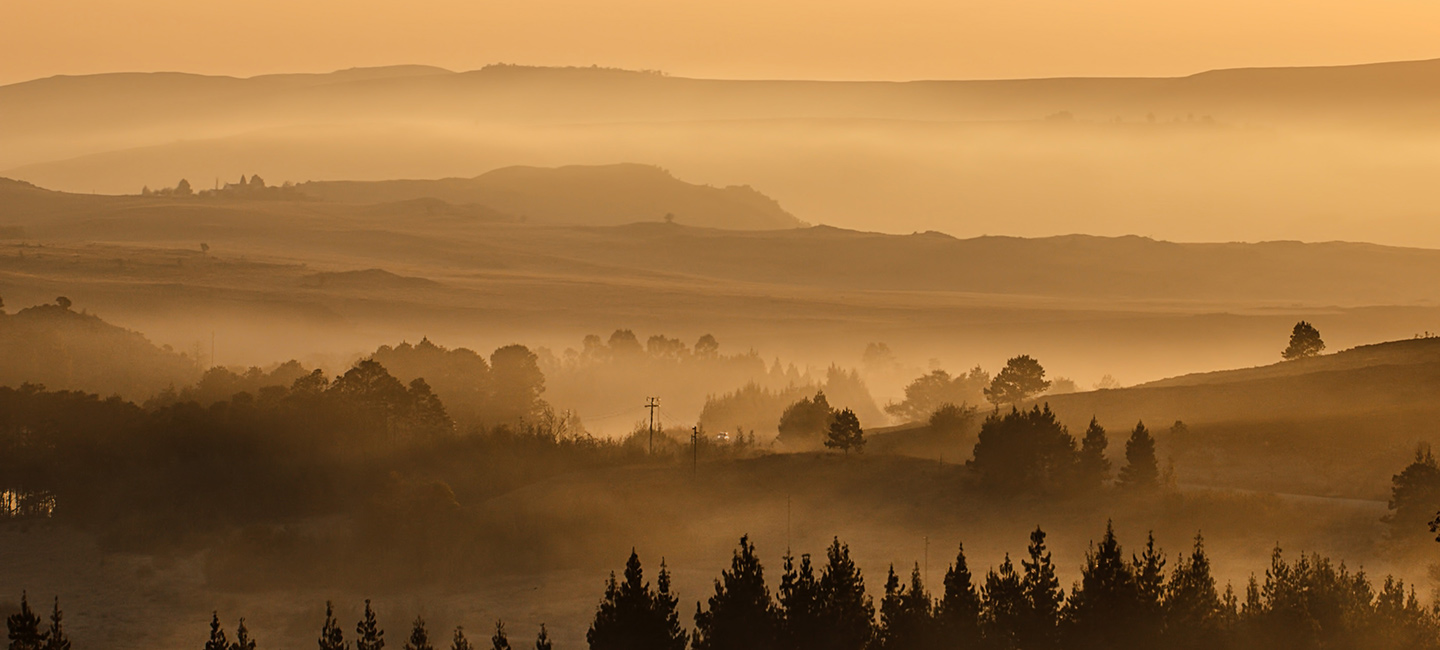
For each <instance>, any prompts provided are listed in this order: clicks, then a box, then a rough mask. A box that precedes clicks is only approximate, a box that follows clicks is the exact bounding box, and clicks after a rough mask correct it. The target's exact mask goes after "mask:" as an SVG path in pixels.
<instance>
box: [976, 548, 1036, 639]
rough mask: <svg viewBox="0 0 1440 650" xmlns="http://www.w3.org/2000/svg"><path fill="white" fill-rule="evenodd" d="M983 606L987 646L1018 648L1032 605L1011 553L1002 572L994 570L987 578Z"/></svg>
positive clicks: (981, 619)
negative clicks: (1026, 596) (1016, 571)
mask: <svg viewBox="0 0 1440 650" xmlns="http://www.w3.org/2000/svg"><path fill="white" fill-rule="evenodd" d="M980 603H981V610H980V630H981V632H982V634H983V635H984V638H985V641H986V644H987V645H990V646H992V647H997V648H1018V647H1019V644H1020V640H1021V634H1022V630H1024V628H1025V626H1026V625H1027V624H1029V623H1030V618H1031V617H1030V615H1029V612H1030V605H1029V603H1028V601H1027V600H1026V599H1025V588H1024V586H1023V585H1021V583H1020V574H1018V573H1015V564H1014V563H1012V562H1011V561H1010V554H1009V553H1006V554H1005V561H1004V562H1001V563H1000V569H999V571H996V570H993V569H992V570H991V571H990V572H989V573H988V574H986V575H985V588H984V590H983V591H982V592H981V600H980Z"/></svg>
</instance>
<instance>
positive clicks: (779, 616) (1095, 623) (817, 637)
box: [9, 525, 1440, 650]
mask: <svg viewBox="0 0 1440 650" xmlns="http://www.w3.org/2000/svg"><path fill="white" fill-rule="evenodd" d="M782 559H783V570H782V573H781V576H780V580H779V584H778V585H777V587H776V588H775V590H774V591H773V592H772V591H771V589H770V586H769V585H768V584H767V581H766V577H765V568H764V566H763V563H762V562H761V560H760V558H759V556H758V555H757V554H756V549H755V546H754V544H753V543H751V542H750V540H749V539H748V538H747V537H742V538H741V539H740V544H739V548H738V549H736V551H735V553H734V554H733V556H732V559H731V564H730V568H729V569H727V570H724V571H722V572H721V574H720V577H719V578H718V579H716V580H715V586H714V592H713V594H711V595H709V596H708V597H707V598H706V599H705V600H704V601H703V602H696V605H695V610H694V614H693V615H692V616H691V617H690V618H691V620H693V622H694V627H693V628H688V627H687V626H686V625H685V624H684V623H683V622H682V620H683V618H684V616H683V612H682V609H681V605H680V603H681V598H680V595H679V594H677V593H676V592H675V591H674V589H673V587H672V584H671V577H670V572H669V569H668V567H666V566H665V564H664V563H663V562H662V563H661V566H660V570H659V572H658V574H657V576H656V580H655V583H654V584H653V586H652V584H651V583H650V582H648V581H646V579H645V573H644V569H643V567H642V565H641V562H640V558H639V556H638V554H636V553H635V552H633V551H632V552H631V554H630V557H629V559H628V560H627V561H626V564H625V568H624V571H623V572H622V574H621V575H619V576H617V575H616V574H614V573H611V575H610V577H609V579H608V580H607V581H606V582H605V587H604V591H603V594H602V596H601V598H600V602H599V605H598V606H597V607H596V609H595V614H594V618H593V619H592V622H591V624H590V627H589V629H588V631H587V633H586V641H587V645H588V647H589V648H590V649H591V650H685V649H686V648H687V647H689V648H693V649H694V650H771V649H773V650H812V649H813V650H940V649H942V648H973V649H976V650H980V649H987V648H988V649H1010V650H1071V649H1075V650H1087V649H1100V648H1127V649H1129V648H1136V649H1150V648H1155V649H1159V648H1168V649H1180V650H1183V649H1188V648H1193V649H1195V650H1218V649H1227V648H1234V649H1237V650H1240V649H1251V648H1254V649H1257V650H1258V649H1261V648H1264V649H1273V648H1293V649H1296V650H1301V649H1305V650H1309V649H1317V650H1318V649H1322V648H1344V649H1356V650H1359V649H1366V650H1369V649H1374V650H1381V649H1387V650H1388V649H1395V650H1401V649H1406V650H1423V649H1425V648H1437V647H1440V609H1437V608H1436V607H1424V606H1422V605H1421V604H1420V602H1419V598H1418V596H1417V594H1416V592H1415V589H1414V588H1413V587H1411V588H1409V589H1408V590H1407V589H1406V586H1405V584H1404V583H1403V582H1402V581H1400V580H1398V579H1395V578H1393V577H1389V576H1387V577H1386V578H1385V579H1384V581H1383V582H1381V583H1379V585H1378V587H1377V585H1376V584H1375V583H1372V582H1371V580H1370V579H1369V577H1368V576H1367V575H1366V574H1365V573H1364V572H1363V571H1359V572H1352V571H1350V570H1349V569H1348V568H1347V567H1346V566H1345V564H1344V563H1343V562H1340V563H1336V562H1334V561H1332V560H1331V559H1330V558H1328V557H1323V556H1321V555H1319V554H1310V555H1303V554H1302V555H1301V556H1300V557H1298V558H1296V559H1294V560H1292V561H1287V560H1286V558H1285V556H1284V554H1283V553H1282V551H1281V549H1280V548H1279V547H1278V546H1277V547H1276V548H1275V549H1274V551H1273V552H1272V555H1271V562H1270V566H1268V567H1266V568H1265V570H1264V574H1263V578H1262V577H1260V576H1257V575H1255V574H1252V575H1251V576H1250V578H1249V579H1248V581H1247V582H1246V584H1245V585H1244V587H1243V593H1240V592H1238V591H1237V590H1236V589H1235V588H1234V586H1233V585H1231V584H1226V585H1225V587H1224V588H1223V589H1221V588H1219V585H1218V582H1217V581H1216V579H1215V577H1214V575H1213V573H1212V571H1211V563H1210V558H1209V556H1208V555H1207V553H1206V550H1205V544H1204V540H1203V538H1202V537H1201V536H1200V535H1198V534H1197V535H1196V536H1195V542H1194V545H1193V547H1192V548H1191V549H1190V550H1189V551H1188V552H1187V553H1184V554H1181V555H1180V556H1179V557H1178V558H1176V560H1175V561H1174V563H1173V564H1171V563H1170V561H1169V560H1168V559H1167V557H1166V554H1165V552H1164V550H1162V549H1160V548H1159V547H1157V546H1156V544H1155V539H1154V536H1153V535H1151V536H1150V537H1148V538H1147V540H1146V542H1145V544H1144V546H1143V548H1142V549H1141V551H1140V553H1139V554H1138V555H1137V554H1133V553H1131V554H1127V553H1126V552H1125V549H1124V548H1123V547H1122V545H1121V544H1120V541H1119V539H1118V538H1117V536H1116V535H1115V531H1114V528H1113V527H1112V526H1110V525H1107V526H1106V529H1105V533H1104V535H1103V536H1102V537H1101V539H1100V541H1099V543H1092V544H1091V546H1090V550H1089V551H1088V552H1087V553H1086V555H1085V562H1084V564H1083V565H1082V566H1081V567H1080V579H1079V580H1078V581H1077V582H1075V583H1074V584H1073V585H1072V586H1071V587H1070V589H1069V590H1068V591H1067V590H1066V589H1065V588H1064V587H1063V585H1062V584H1061V583H1060V579H1059V577H1058V569H1057V567H1056V565H1055V563H1054V562H1053V560H1052V557H1051V553H1050V550H1049V548H1048V545H1047V535H1046V533H1045V532H1044V531H1043V530H1041V529H1040V528H1038V527H1037V528H1036V529H1035V530H1034V531H1033V532H1032V533H1031V534H1030V540H1029V545H1028V547H1027V549H1026V552H1025V555H1024V556H1022V557H1021V558H1020V562H1019V566H1016V563H1015V562H1014V560H1012V558H1011V557H1010V555H1009V554H1008V553H1007V554H1006V555H1005V556H1004V559H1003V560H1002V561H1001V562H1000V564H999V565H998V566H992V568H990V569H989V570H988V571H986V572H985V574H984V575H983V577H979V576H977V575H976V574H974V573H973V572H972V570H971V568H970V563H969V559H968V558H967V557H966V555H965V550H964V547H963V545H962V546H961V547H960V548H959V550H958V552H957V554H956V557H955V560H954V562H953V563H951V564H950V565H949V566H948V568H947V569H946V570H945V574H944V577H943V579H942V582H941V588H940V591H939V592H937V593H932V592H931V591H929V589H928V588H927V586H926V581H925V577H924V576H923V575H922V571H921V568H920V566H919V564H918V563H916V564H915V565H913V567H912V568H911V569H910V571H909V575H908V577H907V576H905V575H904V573H903V572H902V573H897V572H896V570H895V567H894V566H893V565H892V566H890V567H889V570H888V572H887V574H886V577H885V581H884V584H883V588H882V589H883V592H882V594H883V595H881V597H880V599H879V603H878V606H877V603H876V602H875V600H874V599H873V598H872V596H871V595H870V593H869V590H868V589H867V587H866V584H865V577H864V575H863V572H862V570H861V569H860V567H858V566H857V565H856V564H855V562H854V561H853V560H852V559H851V558H850V549H849V546H848V545H846V544H844V543H842V542H841V541H840V540H839V539H838V538H837V539H835V540H834V541H833V542H832V543H831V544H830V546H829V547H828V548H827V549H826V551H825V554H824V557H823V558H820V560H819V562H818V564H817V563H816V562H815V561H812V558H811V556H810V555H809V554H804V555H801V556H800V557H799V558H796V557H794V556H792V555H790V554H789V553H788V552H787V553H786V555H785V556H784V557H783V558H782ZM21 603H22V604H21V607H22V610H21V612H20V613H19V614H16V615H13V616H11V617H10V618H9V632H10V639H11V646H10V647H11V648H12V650H14V649H23V650H51V649H55V650H59V649H61V648H68V647H69V646H68V641H64V642H63V643H64V645H55V641H54V640H55V639H63V638H64V636H63V631H62V628H61V623H60V621H61V613H60V609H59V603H58V600H57V602H56V605H55V612H54V614H53V616H52V625H51V628H50V631H48V632H47V631H45V630H42V629H41V628H40V621H39V617H37V616H35V614H34V613H33V612H32V611H31V610H30V608H29V605H28V602H26V600H25V599H24V598H23V597H22V601H21ZM490 641H491V645H492V647H493V648H495V650H510V648H512V647H513V646H512V644H511V641H510V639H509V635H508V634H507V632H506V629H505V624H504V622H503V621H497V622H496V625H495V631H494V634H493V635H492V636H491V638H490ZM318 643H319V647H320V648H321V650H342V649H344V648H348V647H350V644H349V642H348V641H347V640H346V638H345V633H344V631H343V629H342V628H341V627H340V624H339V622H338V621H337V619H336V618H335V616H334V610H333V608H332V607H331V606H330V604H329V603H327V604H326V612H325V620H324V621H323V623H322V625H321V628H320V634H319V638H318ZM354 644H355V647H356V648H357V650H380V648H383V647H384V645H385V631H384V630H383V629H381V627H380V626H379V624H378V622H377V616H376V613H375V610H374V609H373V608H372V606H371V602H370V601H368V600H367V601H366V602H365V611H364V614H363V616H362V618H361V619H360V621H359V622H358V623H357V624H356V626H355V636H354ZM534 644H535V648H536V650H552V647H553V644H552V642H551V640H550V638H549V635H548V633H547V631H546V629H545V626H544V625H543V624H542V625H541V626H540V629H539V632H538V635H537V637H536V639H535V642H534ZM256 647H257V643H256V640H255V639H254V638H253V637H252V636H251V634H250V632H249V630H247V629H246V627H245V619H243V618H242V619H240V624H239V627H238V628H237V630H236V639H235V641H233V642H231V641H228V639H227V635H226V634H225V631H224V629H223V628H222V626H221V624H220V620H219V615H218V613H217V614H216V615H214V616H212V619H211V622H210V636H209V639H208V641H207V642H206V645H205V648H206V650H254V648H256ZM404 647H405V648H406V650H434V649H435V648H437V647H444V645H443V643H442V644H440V645H437V644H436V643H435V642H432V640H431V633H430V631H429V630H428V629H427V626H426V622H425V620H424V618H423V617H419V616H417V617H416V618H415V619H414V622H413V624H412V626H411V629H410V634H409V637H408V639H407V640H406V641H405V642H404ZM449 647H450V648H451V650H470V649H471V648H472V647H473V646H472V645H471V642H470V641H469V639H468V638H467V637H466V635H465V632H464V628H463V627H456V628H455V630H454V632H453V635H452V636H451V640H450V644H449Z"/></svg>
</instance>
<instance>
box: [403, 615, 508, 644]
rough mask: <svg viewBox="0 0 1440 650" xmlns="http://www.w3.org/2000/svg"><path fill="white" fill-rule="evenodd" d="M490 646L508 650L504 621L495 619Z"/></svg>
mask: <svg viewBox="0 0 1440 650" xmlns="http://www.w3.org/2000/svg"><path fill="white" fill-rule="evenodd" d="M490 647H492V648H494V650H510V637H509V636H508V635H506V634H505V621H499V620H497V621H495V633H494V634H492V635H490ZM407 650H409V649H407Z"/></svg>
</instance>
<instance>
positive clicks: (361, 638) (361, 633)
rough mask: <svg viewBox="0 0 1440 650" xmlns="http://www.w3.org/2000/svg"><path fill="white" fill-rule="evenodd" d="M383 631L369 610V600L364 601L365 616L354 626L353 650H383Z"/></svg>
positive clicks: (372, 611) (373, 611) (373, 613)
mask: <svg viewBox="0 0 1440 650" xmlns="http://www.w3.org/2000/svg"><path fill="white" fill-rule="evenodd" d="M384 647H385V630H382V629H380V622H379V621H377V620H375V610H373V609H371V608H370V599H369V598H366V599H365V614H364V617H363V618H361V619H360V622H359V623H357V624H356V625H355V650H383V648H384Z"/></svg>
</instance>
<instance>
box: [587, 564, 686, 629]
mask: <svg viewBox="0 0 1440 650" xmlns="http://www.w3.org/2000/svg"><path fill="white" fill-rule="evenodd" d="M656 583H657V587H658V588H657V589H651V588H650V585H649V584H648V583H646V582H645V578H644V572H643V570H642V568H641V566H640V556H639V555H637V554H636V553H635V552H634V551H633V550H632V551H631V552H630V559H629V560H628V561H626V563H625V580H624V581H623V582H618V581H616V579H615V574H613V573H612V574H610V581H609V582H608V583H607V584H606V585H605V596H604V598H603V599H602V600H601V601H600V606H599V608H598V609H597V610H596V612H595V621H594V622H593V623H592V624H591V625H590V630H589V631H588V632H586V634H585V639H586V641H588V642H589V644H590V648H591V650H684V648H685V645H686V641H687V638H686V634H685V631H684V630H682V629H681V628H680V619H679V616H678V615H677V614H676V612H675V604H676V598H675V597H674V596H672V595H671V594H670V574H669V572H668V571H667V570H666V569H665V565H664V563H663V562H662V563H661V565H660V574H659V577H658V578H657V580H656Z"/></svg>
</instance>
